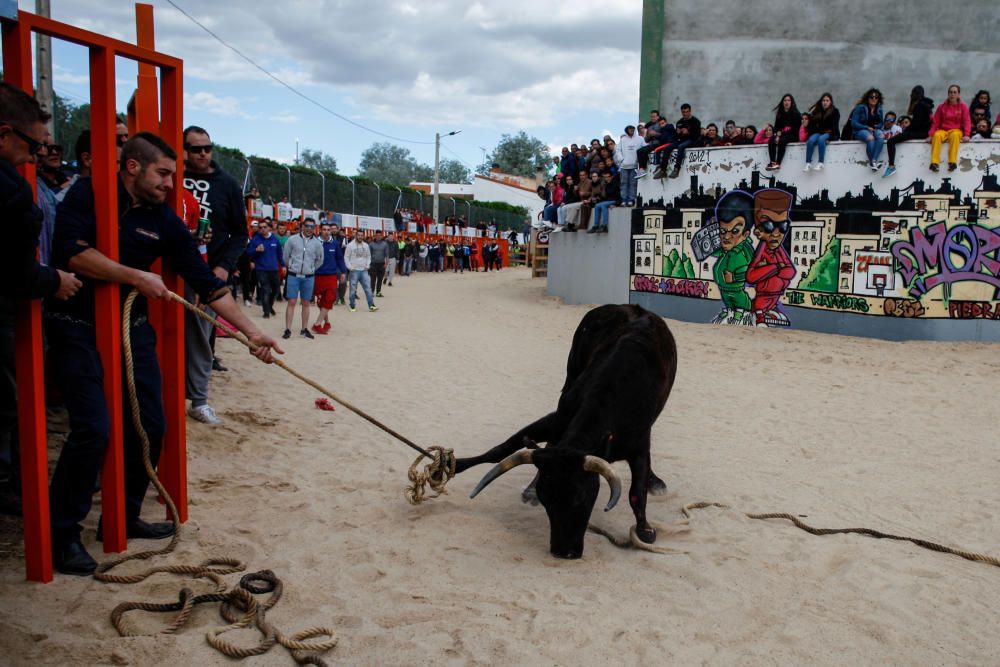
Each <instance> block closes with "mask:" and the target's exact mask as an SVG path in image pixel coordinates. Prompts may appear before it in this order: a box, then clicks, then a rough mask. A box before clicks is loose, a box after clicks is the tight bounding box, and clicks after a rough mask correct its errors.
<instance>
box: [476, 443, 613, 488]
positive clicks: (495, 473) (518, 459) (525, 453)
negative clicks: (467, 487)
mask: <svg viewBox="0 0 1000 667" xmlns="http://www.w3.org/2000/svg"><path fill="white" fill-rule="evenodd" d="M533 455H534V452H532V451H531V450H521V451H519V452H516V453H514V454H511V455H510V456H508V457H507V458H505V459H504V460H503V461H501V462H500V463H498V464H496V465H495V466H493V467H492V468H490V471H489V472H488V473H486V474H485V475H484V476H483V478H482V479H481V480H479V484H476V488H474V489H473V490H472V493H470V494H469V497H470V498H475V497H476V496H477V495H478V494H479V492H480V491H482V490H483V489H485V488H486V487H487V486H489V484H490V482H492V481H493V480H495V479H496V478H497V477H499V476H500V475H502V474H504V473H505V472H507V471H508V470H510V469H512V468H516V467H517V466H519V465H524V464H525V463H531V457H532V456H533ZM605 465H607V464H605Z"/></svg>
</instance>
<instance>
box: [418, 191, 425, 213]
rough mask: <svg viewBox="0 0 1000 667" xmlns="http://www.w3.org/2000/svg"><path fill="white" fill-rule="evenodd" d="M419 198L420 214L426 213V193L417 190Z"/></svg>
mask: <svg viewBox="0 0 1000 667" xmlns="http://www.w3.org/2000/svg"><path fill="white" fill-rule="evenodd" d="M417 196H418V197H420V212H421V213H423V212H424V193H423V192H422V191H420V190H417Z"/></svg>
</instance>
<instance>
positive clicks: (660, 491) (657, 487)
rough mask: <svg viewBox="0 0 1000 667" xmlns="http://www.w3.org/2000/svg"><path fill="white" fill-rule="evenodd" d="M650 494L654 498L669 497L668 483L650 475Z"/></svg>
mask: <svg viewBox="0 0 1000 667" xmlns="http://www.w3.org/2000/svg"><path fill="white" fill-rule="evenodd" d="M649 492H650V493H652V494H653V495H654V496H665V495H667V483H666V482H664V481H663V480H662V479H660V478H659V477H657V476H656V475H654V474H652V473H650V475H649Z"/></svg>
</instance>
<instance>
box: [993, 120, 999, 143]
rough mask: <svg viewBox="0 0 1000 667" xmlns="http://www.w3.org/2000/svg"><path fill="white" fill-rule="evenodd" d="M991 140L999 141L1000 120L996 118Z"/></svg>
mask: <svg viewBox="0 0 1000 667" xmlns="http://www.w3.org/2000/svg"><path fill="white" fill-rule="evenodd" d="M992 134H993V139H994V140H997V141H1000V118H997V119H996V121H994V123H993V132H992Z"/></svg>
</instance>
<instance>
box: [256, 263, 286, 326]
mask: <svg viewBox="0 0 1000 667" xmlns="http://www.w3.org/2000/svg"><path fill="white" fill-rule="evenodd" d="M279 285H281V280H280V279H279V278H278V272H277V271H262V270H260V269H257V296H258V297H260V305H261V306H262V307H263V308H264V314H265V315H267V314H269V313H270V312H271V311H272V310H274V297H275V296H277V293H278V287H279Z"/></svg>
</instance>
